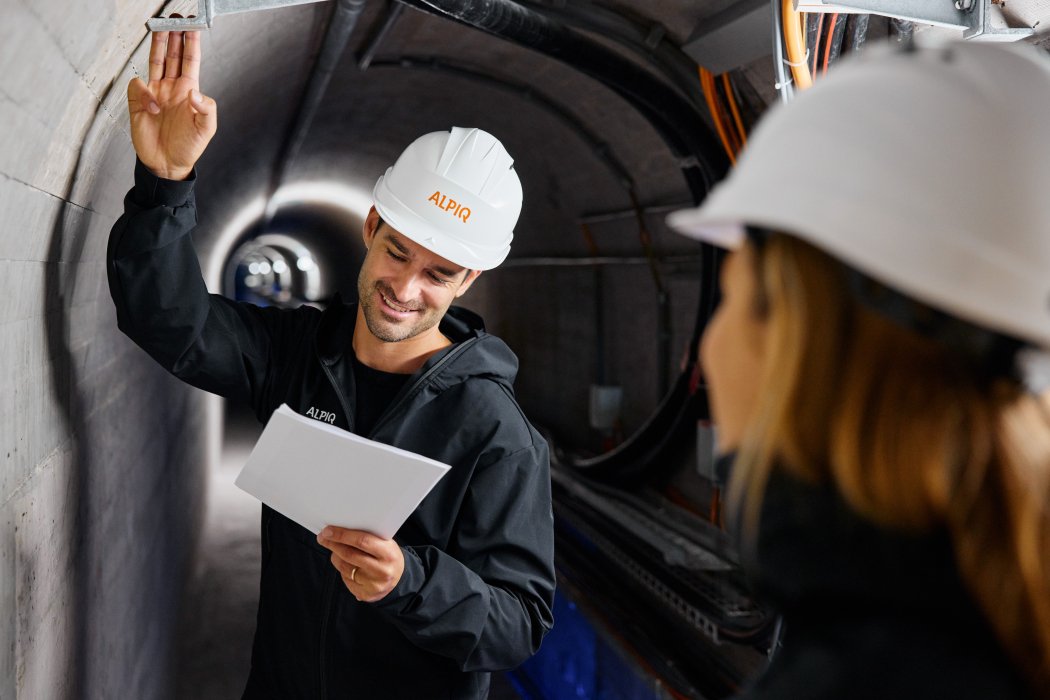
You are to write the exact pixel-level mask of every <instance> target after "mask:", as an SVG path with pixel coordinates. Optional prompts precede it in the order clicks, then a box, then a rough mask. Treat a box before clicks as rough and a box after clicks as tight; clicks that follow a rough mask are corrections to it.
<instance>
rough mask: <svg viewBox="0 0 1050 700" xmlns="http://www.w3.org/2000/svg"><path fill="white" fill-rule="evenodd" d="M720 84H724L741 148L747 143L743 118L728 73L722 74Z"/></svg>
mask: <svg viewBox="0 0 1050 700" xmlns="http://www.w3.org/2000/svg"><path fill="white" fill-rule="evenodd" d="M722 84H723V85H724V86H725V89H726V97H727V98H728V100H729V109H730V110H731V111H732V112H733V121H734V122H735V123H736V129H737V133H738V134H739V135H740V147H741V148H743V147H744V145H746V144H747V131H746V130H745V129H744V120H743V119H742V118H741V117H740V107H739V105H737V102H736V93H735V92H733V83H732V81H730V80H729V73H723V74H722Z"/></svg>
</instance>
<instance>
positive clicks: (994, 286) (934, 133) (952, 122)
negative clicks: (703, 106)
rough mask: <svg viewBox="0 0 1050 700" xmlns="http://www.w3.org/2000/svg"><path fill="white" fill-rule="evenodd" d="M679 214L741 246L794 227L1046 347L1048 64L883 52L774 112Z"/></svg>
mask: <svg viewBox="0 0 1050 700" xmlns="http://www.w3.org/2000/svg"><path fill="white" fill-rule="evenodd" d="M668 224H669V225H670V226H672V227H673V228H675V229H677V230H679V231H680V232H682V233H684V234H685V235H687V236H691V237H693V238H697V239H700V240H704V241H708V242H710V243H714V244H716V245H719V246H722V247H727V248H734V247H737V246H739V245H740V244H741V242H742V240H743V238H744V226H745V225H752V226H757V227H761V228H765V229H769V230H773V231H780V232H783V233H788V234H792V235H795V236H797V237H798V238H801V239H803V240H806V241H808V242H809V243H811V244H813V245H815V246H817V247H818V248H821V249H823V250H824V251H826V252H827V253H829V254H831V255H833V256H835V257H836V258H838V259H840V260H841V261H843V262H845V263H846V264H848V265H850V266H852V267H854V268H856V269H857V270H859V271H861V272H863V273H865V274H867V275H869V276H870V277H872V278H874V279H876V280H878V281H880V282H882V283H883V284H886V285H887V286H890V287H892V288H895V289H897V290H898V291H900V292H903V293H904V294H906V295H908V296H910V297H912V298H914V299H916V300H918V301H921V302H924V303H926V304H928V305H930V306H932V307H935V308H938V309H941V310H943V311H946V312H948V313H950V314H952V315H954V316H956V317H958V318H961V319H964V320H967V321H970V322H973V323H976V324H978V325H980V326H983V327H985V328H988V329H990V330H994V331H998V332H1000V333H1005V334H1007V335H1011V336H1014V337H1016V338H1019V339H1022V340H1026V341H1029V342H1031V343H1034V344H1036V345H1041V346H1043V347H1050V59H1048V58H1047V57H1046V56H1045V54H1042V53H1041V52H1039V51H1038V50H1036V49H1034V48H1032V47H1029V46H1017V45H1010V46H1004V45H1001V44H983V43H962V42H959V43H952V44H949V45H946V46H941V47H938V48H913V49H911V50H905V51H901V50H891V49H889V48H881V49H878V50H871V51H868V52H867V53H866V54H865V55H863V56H861V57H859V58H856V59H850V60H847V61H845V62H844V63H843V64H842V65H841V66H839V67H838V68H836V69H835V70H833V71H832V73H831V74H829V76H828V77H827V78H826V79H824V80H821V81H818V82H817V84H816V85H815V86H814V87H813V88H812V89H810V90H807V91H806V92H804V93H801V94H800V95H799V96H798V97H797V99H796V100H794V101H793V102H791V103H790V104H788V105H785V106H783V107H777V108H774V109H772V110H771V112H770V114H769V115H768V116H766V117H765V118H764V119H763V120H762V122H761V123H760V124H759V126H758V128H757V129H756V130H755V132H754V134H753V135H752V136H750V137H749V139H748V146H747V149H746V150H745V152H744V153H743V156H742V158H741V159H740V160H739V162H738V164H737V166H736V167H735V168H734V169H733V171H732V172H731V173H730V174H729V176H728V178H727V179H726V180H725V181H723V182H722V183H720V185H719V186H718V187H716V188H715V189H714V191H713V192H712V193H711V194H710V196H708V198H707V199H706V201H705V202H704V203H703V204H702V205H701V206H700V207H699V208H697V209H688V210H683V211H678V212H675V213H673V214H671V215H670V216H669V217H668Z"/></svg>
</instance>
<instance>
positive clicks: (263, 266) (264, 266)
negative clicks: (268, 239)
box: [259, 261, 273, 275]
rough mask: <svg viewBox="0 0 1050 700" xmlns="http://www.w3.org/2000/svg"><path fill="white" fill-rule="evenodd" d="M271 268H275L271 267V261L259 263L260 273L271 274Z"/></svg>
mask: <svg viewBox="0 0 1050 700" xmlns="http://www.w3.org/2000/svg"><path fill="white" fill-rule="evenodd" d="M271 269H273V268H271V267H270V263H268V262H265V261H263V262H261V263H259V274H260V275H268V274H270V270H271Z"/></svg>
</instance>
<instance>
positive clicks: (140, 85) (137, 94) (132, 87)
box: [128, 78, 160, 114]
mask: <svg viewBox="0 0 1050 700" xmlns="http://www.w3.org/2000/svg"><path fill="white" fill-rule="evenodd" d="M142 111H146V112H149V113H150V114H158V113H160V105H158V104H157V101H156V100H154V99H153V93H151V92H150V90H149V88H148V87H146V83H144V82H142V78H135V79H134V80H132V81H131V82H130V83H129V84H128V112H129V113H131V114H136V113H138V112H142Z"/></svg>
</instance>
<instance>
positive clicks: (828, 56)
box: [813, 12, 839, 75]
mask: <svg viewBox="0 0 1050 700" xmlns="http://www.w3.org/2000/svg"><path fill="white" fill-rule="evenodd" d="M838 21H839V13H838V12H836V13H834V14H832V15H831V34H829V35H828V43H827V45H826V46H825V47H824V73H823V75H827V74H828V61H829V60H831V44H832V42H834V41H835V24H836V23H837V22H838ZM813 74H814V75H816V71H813Z"/></svg>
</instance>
